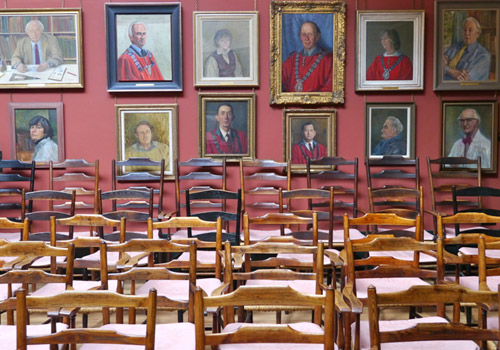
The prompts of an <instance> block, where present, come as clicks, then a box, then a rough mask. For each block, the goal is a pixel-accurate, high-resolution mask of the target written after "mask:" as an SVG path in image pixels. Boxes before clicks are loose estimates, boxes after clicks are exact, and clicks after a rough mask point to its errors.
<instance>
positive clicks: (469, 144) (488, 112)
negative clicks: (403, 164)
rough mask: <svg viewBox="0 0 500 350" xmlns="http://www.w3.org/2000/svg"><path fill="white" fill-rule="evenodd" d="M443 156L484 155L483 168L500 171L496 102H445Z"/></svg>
mask: <svg viewBox="0 0 500 350" xmlns="http://www.w3.org/2000/svg"><path fill="white" fill-rule="evenodd" d="M442 116H443V138H442V140H443V143H442V147H441V156H442V157H465V158H469V159H478V157H481V171H482V172H484V173H496V172H497V167H498V160H497V135H498V132H497V127H498V126H497V118H498V115H497V103H496V101H469V102H443V106H442Z"/></svg>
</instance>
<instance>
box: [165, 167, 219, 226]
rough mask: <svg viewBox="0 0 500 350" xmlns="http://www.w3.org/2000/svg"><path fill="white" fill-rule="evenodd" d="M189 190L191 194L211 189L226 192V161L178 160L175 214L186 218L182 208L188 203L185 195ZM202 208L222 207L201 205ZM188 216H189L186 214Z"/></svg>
mask: <svg viewBox="0 0 500 350" xmlns="http://www.w3.org/2000/svg"><path fill="white" fill-rule="evenodd" d="M186 189H189V190H190V191H191V193H194V192H197V191H203V190H210V189H219V190H226V160H225V159H223V160H222V161H219V160H213V159H210V158H191V159H189V160H187V161H185V162H179V160H176V171H175V203H176V208H175V213H176V215H177V216H184V214H183V213H182V208H185V207H186V203H183V202H182V199H183V198H185V196H184V193H185V191H186ZM198 207H200V208H214V207H222V204H221V203H218V204H214V203H211V202H205V203H199V204H198ZM185 215H187V214H185Z"/></svg>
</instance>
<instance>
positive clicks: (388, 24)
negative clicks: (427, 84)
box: [365, 21, 415, 73]
mask: <svg viewBox="0 0 500 350" xmlns="http://www.w3.org/2000/svg"><path fill="white" fill-rule="evenodd" d="M384 29H395V30H396V31H397V32H398V35H399V40H400V41H401V48H400V49H399V52H401V53H403V54H405V55H406V56H408V57H409V58H410V60H411V62H412V63H413V61H414V59H413V54H414V53H413V33H414V30H415V28H414V27H413V22H410V21H383V22H381V21H369V22H367V23H366V43H367V45H366V69H368V67H370V65H371V64H372V62H373V60H374V59H375V57H377V56H378V55H381V54H383V53H384V52H385V51H384V49H383V47H382V44H381V43H380V33H381V32H382V31H383V30H384ZM365 73H366V72H365Z"/></svg>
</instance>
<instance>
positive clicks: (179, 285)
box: [136, 278, 221, 302]
mask: <svg viewBox="0 0 500 350" xmlns="http://www.w3.org/2000/svg"><path fill="white" fill-rule="evenodd" d="M196 285H197V286H198V287H200V288H201V289H203V290H204V291H205V293H207V295H211V294H212V292H213V291H214V290H215V289H216V288H218V287H220V285H221V281H220V280H219V279H217V278H199V279H197V280H196ZM151 288H156V290H157V292H158V296H166V297H167V298H169V299H172V300H177V301H181V302H187V301H188V299H189V281H188V280H149V281H147V282H146V283H144V284H143V285H142V286H141V287H140V288H138V289H137V292H136V294H137V295H146V294H148V293H149V290H150V289H151Z"/></svg>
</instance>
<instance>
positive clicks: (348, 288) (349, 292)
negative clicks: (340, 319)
mask: <svg viewBox="0 0 500 350" xmlns="http://www.w3.org/2000/svg"><path fill="white" fill-rule="evenodd" d="M342 294H343V295H344V300H345V301H347V304H348V305H350V307H351V311H352V312H354V313H358V314H361V313H363V303H362V302H361V300H359V299H358V297H357V296H356V294H355V293H354V286H353V285H352V283H348V284H346V285H345V286H344V289H343V291H342Z"/></svg>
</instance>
